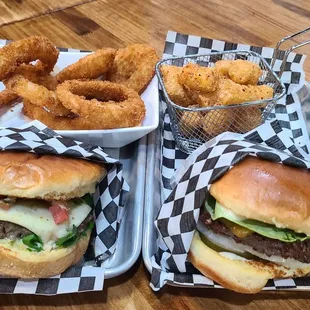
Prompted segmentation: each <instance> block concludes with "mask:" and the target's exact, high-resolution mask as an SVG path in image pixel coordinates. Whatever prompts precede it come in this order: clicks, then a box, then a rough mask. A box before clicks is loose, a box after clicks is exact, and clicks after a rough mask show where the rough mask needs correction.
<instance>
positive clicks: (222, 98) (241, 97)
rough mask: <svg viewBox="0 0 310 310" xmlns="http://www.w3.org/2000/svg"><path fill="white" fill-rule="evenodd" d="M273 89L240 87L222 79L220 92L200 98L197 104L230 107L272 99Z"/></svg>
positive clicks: (265, 86)
mask: <svg viewBox="0 0 310 310" xmlns="http://www.w3.org/2000/svg"><path fill="white" fill-rule="evenodd" d="M272 96H273V89H272V88H271V87H269V86H267V85H259V86H253V85H248V86H247V85H240V84H237V83H235V82H233V81H231V80H229V79H223V78H222V79H220V81H219V87H218V90H217V91H215V92H214V93H211V94H203V95H200V96H198V98H197V103H198V104H199V105H200V106H202V107H205V106H212V105H230V104H239V103H243V102H249V101H255V100H262V99H268V98H272Z"/></svg>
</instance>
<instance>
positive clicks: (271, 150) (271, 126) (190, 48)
mask: <svg viewBox="0 0 310 310" xmlns="http://www.w3.org/2000/svg"><path fill="white" fill-rule="evenodd" d="M233 49H241V50H252V51H255V52H257V53H259V54H261V55H262V56H263V57H264V58H265V59H266V61H267V62H268V63H270V62H271V57H272V54H273V49H272V48H267V47H254V46H248V45H244V44H234V43H229V42H223V41H218V40H211V39H205V38H200V37H196V36H191V35H183V34H178V33H176V32H172V31H169V32H168V34H167V39H166V45H165V50H164V54H163V58H167V57H171V56H184V55H189V54H197V53H198V54H205V53H210V52H212V51H223V50H233ZM278 58H279V59H278V60H277V61H276V66H275V70H276V71H277V70H279V67H280V65H281V59H282V58H283V53H282V52H281V53H280V54H279V55H278ZM304 60H305V56H303V55H299V54H294V53H291V54H290V56H289V58H288V62H287V65H286V67H285V72H284V74H283V77H282V81H283V82H284V85H285V86H286V89H287V95H286V96H285V97H283V98H282V99H281V100H280V101H279V102H278V104H277V105H276V107H275V109H274V110H273V111H272V113H271V115H270V121H269V122H266V123H265V124H263V125H261V126H260V127H258V128H256V129H254V130H252V131H251V132H249V133H248V134H246V135H241V134H232V133H226V134H222V135H221V136H218V137H217V138H215V139H213V140H211V141H209V142H208V143H207V144H205V145H203V146H201V147H200V148H199V149H198V150H197V151H195V152H194V153H193V154H192V155H190V156H189V157H188V155H187V154H185V153H183V152H181V151H180V150H179V149H177V147H176V144H175V141H174V138H173V135H172V132H171V127H170V119H169V115H168V113H167V111H166V105H165V102H164V101H163V100H162V105H161V106H162V111H161V112H162V117H161V121H162V124H161V137H162V139H161V140H162V141H161V157H160V158H158V161H159V162H160V164H158V167H160V168H158V170H159V169H160V171H155V174H156V175H160V176H161V180H160V181H161V185H162V190H161V193H160V195H161V201H164V204H163V206H162V208H161V211H160V213H159V215H158V218H157V220H156V223H155V225H156V227H157V229H158V232H159V236H158V240H157V245H158V252H157V253H156V254H155V255H154V256H153V257H152V266H153V270H152V279H151V287H152V288H153V289H154V290H158V289H160V288H161V287H162V286H163V285H164V284H165V283H167V282H168V283H171V284H174V285H182V286H184V285H185V286H204V287H220V286H219V285H218V284H216V283H214V282H213V281H212V280H210V279H207V278H206V277H204V276H202V275H201V274H200V273H199V272H198V271H197V270H196V269H195V268H193V266H192V265H191V264H190V263H189V262H187V261H186V256H187V251H188V249H189V245H190V242H191V240H192V236H193V231H194V229H195V227H196V221H197V217H198V214H199V208H200V206H201V202H202V200H203V198H204V197H205V195H206V193H207V191H208V186H209V183H210V180H215V178H216V177H219V176H221V175H222V174H224V173H225V171H227V170H228V169H230V168H231V167H232V166H233V165H234V164H236V163H237V162H238V161H239V160H242V159H243V157H242V156H246V155H247V154H249V153H250V154H251V155H252V156H257V155H256V154H257V153H259V155H258V156H262V157H263V156H264V155H261V154H263V153H266V154H269V156H270V157H269V158H267V159H269V160H274V161H277V162H282V163H284V164H290V160H292V161H293V164H294V162H296V163H297V162H298V163H303V164H301V165H306V167H308V162H307V161H305V159H308V160H309V155H308V153H309V151H308V150H309V149H310V148H309V147H310V142H309V137H308V134H307V130H306V125H305V122H304V119H303V117H302V112H301V108H300V102H299V98H298V96H297V95H296V92H297V91H298V90H299V89H300V88H301V87H302V85H303V84H304V82H305V75H304V72H303V69H302V65H303V62H304ZM161 98H163V96H161ZM275 117H276V118H277V120H275V119H274V118H275ZM249 144H250V145H249ZM215 146H216V149H215V152H216V151H217V152H218V154H216V153H214V152H213V151H211V150H212V148H213V147H215ZM203 149H209V151H210V154H209V155H208V156H207V153H208V152H209V151H208V152H207V151H206V152H203V151H202V150H203ZM224 150H226V152H227V153H225V151H224ZM229 150H230V151H229ZM279 150H281V151H282V152H281V151H279ZM198 152H202V154H201V155H200V156H199V163H198V162H197V163H195V162H194V163H193V162H192V165H191V164H190V163H191V160H192V161H195V158H196V157H197V156H198V155H197V154H198ZM221 152H223V153H224V154H222V153H221ZM283 152H285V153H283ZM278 153H279V154H278ZM271 155H272V156H273V157H272V156H271ZM275 155H277V156H275ZM212 156H213V157H212ZM278 156H279V157H278ZM296 158H300V160H296ZM283 161H284V162H283ZM202 166H205V167H207V166H208V167H209V168H208V169H209V170H208V172H207V171H205V172H204V176H203V179H204V182H203V184H200V183H198V181H197V180H201V179H202V177H199V173H201V171H200V172H199V173H198V172H197V171H199V169H200V168H201V167H202ZM196 169H198V170H196ZM201 169H202V168H201ZM205 169H206V168H205ZM176 170H177V172H175V171H176ZM191 171H192V172H191ZM193 171H195V172H193ZM193 173H198V174H196V175H194V174H193ZM188 174H189V175H190V176H191V177H190V179H188V180H187V181H186V180H185V179H186V178H187V177H188V176H187V175H188ZM205 174H206V175H208V178H209V183H208V179H206V176H205ZM183 177H184V181H182V185H177V184H179V183H180V181H181V180H182V178H183ZM189 180H190V181H189ZM196 181H197V182H196ZM176 186H177V187H176ZM182 193H183V195H182ZM176 195H177V196H176ZM185 223H186V225H184V224H185ZM185 226H186V227H185ZM183 229H185V231H183ZM277 288H281V289H286V288H292V289H293V288H295V289H296V288H298V289H310V279H308V278H302V279H284V280H270V281H269V282H268V283H267V285H266V287H265V288H264V289H277Z"/></svg>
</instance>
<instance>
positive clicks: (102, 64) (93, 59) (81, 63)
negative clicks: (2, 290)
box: [56, 48, 116, 83]
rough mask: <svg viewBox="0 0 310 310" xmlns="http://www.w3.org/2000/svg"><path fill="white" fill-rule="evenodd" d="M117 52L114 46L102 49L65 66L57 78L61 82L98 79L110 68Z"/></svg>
mask: <svg viewBox="0 0 310 310" xmlns="http://www.w3.org/2000/svg"><path fill="white" fill-rule="evenodd" d="M115 53H116V50H115V49H113V48H104V49H100V50H98V51H96V52H95V53H93V54H90V55H87V56H86V57H83V58H81V59H80V60H78V61H77V62H75V63H74V64H72V65H70V66H68V67H66V68H64V69H63V70H62V71H60V72H59V73H58V74H57V75H56V78H57V80H58V82H60V83H61V82H63V81H66V80H75V79H96V78H98V77H99V76H100V75H102V74H104V73H106V72H108V70H110V68H111V67H112V64H113V60H114V57H115Z"/></svg>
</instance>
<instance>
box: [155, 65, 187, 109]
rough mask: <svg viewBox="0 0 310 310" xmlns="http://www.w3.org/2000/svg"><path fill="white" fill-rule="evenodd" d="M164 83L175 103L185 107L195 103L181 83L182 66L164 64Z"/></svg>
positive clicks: (162, 67) (162, 72)
mask: <svg viewBox="0 0 310 310" xmlns="http://www.w3.org/2000/svg"><path fill="white" fill-rule="evenodd" d="M160 71H161V74H162V76H163V80H164V84H165V88H166V91H167V93H168V96H169V98H170V99H171V100H172V101H173V102H174V103H175V104H178V105H180V106H183V107H188V106H189V105H191V104H193V100H192V98H190V96H189V94H188V93H187V92H186V91H185V89H184V88H183V86H182V85H181V84H180V83H179V80H178V75H179V74H180V73H181V72H182V67H176V66H170V65H162V66H161V67H160Z"/></svg>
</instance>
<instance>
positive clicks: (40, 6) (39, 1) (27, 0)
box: [0, 0, 94, 26]
mask: <svg viewBox="0 0 310 310" xmlns="http://www.w3.org/2000/svg"><path fill="white" fill-rule="evenodd" d="M91 1H94V0H66V1H62V0H53V1H45V0H36V1H33V0H16V1H12V0H2V1H0V12H1V14H0V26H4V25H8V24H12V23H16V22H18V21H22V20H26V19H30V18H34V17H37V16H40V15H44V14H49V13H52V12H57V11H59V10H63V9H66V8H71V7H75V6H77V5H80V4H83V3H87V2H91Z"/></svg>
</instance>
